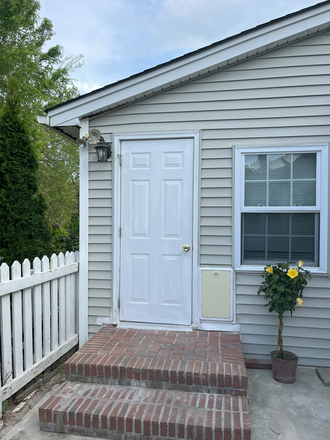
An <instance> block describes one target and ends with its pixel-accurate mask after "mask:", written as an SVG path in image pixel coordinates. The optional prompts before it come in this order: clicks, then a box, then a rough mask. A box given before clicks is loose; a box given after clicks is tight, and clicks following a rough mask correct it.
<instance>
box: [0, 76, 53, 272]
mask: <svg viewBox="0 0 330 440" xmlns="http://www.w3.org/2000/svg"><path fill="white" fill-rule="evenodd" d="M8 88H9V89H10V92H9V93H8V95H7V98H6V105H5V106H4V108H3V111H2V113H1V115H0V224H1V228H0V255H1V256H2V257H4V260H3V261H2V262H6V263H7V264H8V265H11V264H12V263H13V261H14V260H18V261H20V262H22V261H23V260H24V259H25V258H29V259H30V261H33V259H34V258H35V257H42V256H43V255H49V254H50V252H51V241H50V240H51V237H50V231H49V228H48V222H47V219H46V216H45V213H46V204H45V201H44V199H43V197H42V195H41V194H40V193H38V181H37V169H38V163H37V159H36V154H35V152H34V149H33V147H32V140H31V137H30V133H29V131H28V129H27V127H26V123H25V121H23V119H22V117H21V114H20V108H21V106H20V99H19V94H18V87H17V81H15V80H12V79H11V80H8Z"/></svg>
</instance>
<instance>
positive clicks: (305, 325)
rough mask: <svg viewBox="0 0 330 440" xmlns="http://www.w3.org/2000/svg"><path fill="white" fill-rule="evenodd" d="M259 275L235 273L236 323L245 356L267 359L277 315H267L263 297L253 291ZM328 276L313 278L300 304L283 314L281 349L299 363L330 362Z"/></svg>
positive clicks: (273, 337)
mask: <svg viewBox="0 0 330 440" xmlns="http://www.w3.org/2000/svg"><path fill="white" fill-rule="evenodd" d="M260 279H261V278H260V275H259V274H246V273H245V274H237V275H236V294H237V305H236V307H237V322H238V324H240V326H241V341H242V347H243V352H244V356H245V357H247V358H252V359H255V358H268V359H269V353H270V352H271V351H272V350H274V349H275V348H274V347H276V340H277V324H278V321H277V316H276V314H273V313H272V314H269V313H268V308H267V307H265V306H264V305H265V303H266V302H265V300H264V297H263V296H258V295H257V294H256V292H257V290H258V288H259V286H260ZM329 285H330V283H329V279H328V278H325V277H314V278H313V279H312V281H310V283H309V285H308V287H306V289H305V291H304V305H303V306H299V305H297V307H296V310H295V312H294V314H293V315H292V317H291V316H290V313H288V314H286V315H285V317H284V331H283V342H284V348H285V349H286V350H289V351H293V352H294V353H296V354H297V355H298V357H299V364H300V365H317V366H326V367H329V365H330V294H329Z"/></svg>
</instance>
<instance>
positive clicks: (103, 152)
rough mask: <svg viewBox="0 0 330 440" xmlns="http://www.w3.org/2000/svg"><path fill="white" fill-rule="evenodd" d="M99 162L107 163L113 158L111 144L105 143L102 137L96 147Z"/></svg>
mask: <svg viewBox="0 0 330 440" xmlns="http://www.w3.org/2000/svg"><path fill="white" fill-rule="evenodd" d="M94 148H95V150H96V153H97V161H98V162H106V161H107V160H108V159H109V157H111V142H105V141H104V138H103V136H100V138H99V141H98V143H97V144H96V145H95V146H94Z"/></svg>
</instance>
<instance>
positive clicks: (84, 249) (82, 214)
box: [78, 119, 89, 347]
mask: <svg viewBox="0 0 330 440" xmlns="http://www.w3.org/2000/svg"><path fill="white" fill-rule="evenodd" d="M81 130H82V131H84V133H88V130H89V121H88V119H85V120H84V126H83V127H82V128H81ZM79 161H80V167H79V168H80V179H79V192H80V196H79V223H80V224H79V299H78V304H79V328H78V333H79V347H81V346H82V345H84V344H85V342H87V340H88V188H89V184H88V177H89V176H88V165H89V164H88V146H87V147H86V146H85V145H83V144H82V145H81V146H80V158H79Z"/></svg>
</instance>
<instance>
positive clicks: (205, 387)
mask: <svg viewBox="0 0 330 440" xmlns="http://www.w3.org/2000/svg"><path fill="white" fill-rule="evenodd" d="M64 371H65V377H66V380H70V381H80V382H91V383H101V384H110V385H124V386H144V387H147V388H163V389H172V390H173V389H179V390H181V391H192V392H202V393H205V392H206V393H214V394H230V395H232V396H246V395H247V373H246V368H245V366H244V365H239V364H238V365H235V364H233V365H232V364H223V363H215V362H205V363H202V362H193V361H176V360H173V361H171V360H166V359H161V360H154V359H148V358H145V359H143V358H129V357H124V358H119V357H118V358H116V359H109V360H108V361H106V362H104V359H97V358H94V359H93V358H92V359H91V358H90V357H88V355H86V359H84V356H83V357H82V358H81V359H80V360H78V359H77V361H76V362H75V361H71V362H70V363H66V364H65V366H64Z"/></svg>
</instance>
